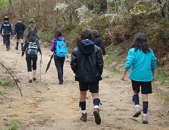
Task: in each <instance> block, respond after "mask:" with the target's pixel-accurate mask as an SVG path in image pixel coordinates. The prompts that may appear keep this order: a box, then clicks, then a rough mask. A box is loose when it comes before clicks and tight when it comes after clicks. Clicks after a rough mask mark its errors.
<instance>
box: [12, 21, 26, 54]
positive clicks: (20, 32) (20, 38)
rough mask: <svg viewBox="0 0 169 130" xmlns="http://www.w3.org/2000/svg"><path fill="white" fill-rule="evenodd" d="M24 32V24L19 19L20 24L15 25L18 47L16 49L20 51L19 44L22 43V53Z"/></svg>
mask: <svg viewBox="0 0 169 130" xmlns="http://www.w3.org/2000/svg"><path fill="white" fill-rule="evenodd" d="M24 31H25V25H24V23H23V22H21V19H19V20H18V22H17V23H16V24H15V29H14V37H16V39H17V42H16V47H15V49H16V50H18V44H19V43H21V51H22V48H23V37H24Z"/></svg>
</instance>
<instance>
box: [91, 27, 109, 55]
mask: <svg viewBox="0 0 169 130" xmlns="http://www.w3.org/2000/svg"><path fill="white" fill-rule="evenodd" d="M92 34H93V42H94V43H95V44H96V46H98V47H100V48H101V50H102V55H103V57H105V55H106V51H105V48H104V44H103V42H102V39H101V37H100V36H99V32H98V30H92Z"/></svg>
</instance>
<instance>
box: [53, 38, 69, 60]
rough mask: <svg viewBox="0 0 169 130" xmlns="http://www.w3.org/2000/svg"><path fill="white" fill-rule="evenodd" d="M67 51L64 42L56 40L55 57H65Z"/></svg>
mask: <svg viewBox="0 0 169 130" xmlns="http://www.w3.org/2000/svg"><path fill="white" fill-rule="evenodd" d="M67 51H68V50H67V46H66V43H65V42H64V40H56V55H57V56H58V57H66V56H67Z"/></svg>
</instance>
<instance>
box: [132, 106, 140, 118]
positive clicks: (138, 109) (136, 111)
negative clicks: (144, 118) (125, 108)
mask: <svg viewBox="0 0 169 130" xmlns="http://www.w3.org/2000/svg"><path fill="white" fill-rule="evenodd" d="M140 114H141V110H140V108H137V109H136V110H135V113H134V115H133V117H139V115H140Z"/></svg>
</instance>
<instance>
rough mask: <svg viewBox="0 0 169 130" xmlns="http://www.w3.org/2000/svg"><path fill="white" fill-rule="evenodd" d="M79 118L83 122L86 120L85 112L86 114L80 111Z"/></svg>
mask: <svg viewBox="0 0 169 130" xmlns="http://www.w3.org/2000/svg"><path fill="white" fill-rule="evenodd" d="M80 120H81V121H83V122H87V113H86V114H83V113H82V116H81V117H80Z"/></svg>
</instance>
